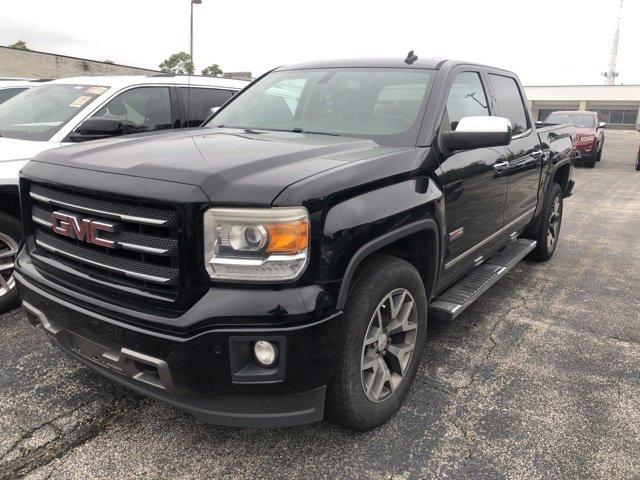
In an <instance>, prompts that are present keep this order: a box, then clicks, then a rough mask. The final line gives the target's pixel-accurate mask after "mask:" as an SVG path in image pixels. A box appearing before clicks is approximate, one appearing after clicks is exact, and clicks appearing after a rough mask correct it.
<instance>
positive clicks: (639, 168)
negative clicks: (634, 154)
mask: <svg viewBox="0 0 640 480" xmlns="http://www.w3.org/2000/svg"><path fill="white" fill-rule="evenodd" d="M636 172H640V155H638V158H636Z"/></svg>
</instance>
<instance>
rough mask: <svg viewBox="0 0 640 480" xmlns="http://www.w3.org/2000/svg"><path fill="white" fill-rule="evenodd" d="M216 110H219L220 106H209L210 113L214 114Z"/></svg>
mask: <svg viewBox="0 0 640 480" xmlns="http://www.w3.org/2000/svg"><path fill="white" fill-rule="evenodd" d="M218 110H220V107H211V115H215V113H216V112H217V111H218Z"/></svg>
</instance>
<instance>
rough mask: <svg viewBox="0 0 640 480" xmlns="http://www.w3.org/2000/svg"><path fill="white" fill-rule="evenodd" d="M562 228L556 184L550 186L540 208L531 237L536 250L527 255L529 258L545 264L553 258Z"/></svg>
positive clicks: (558, 193)
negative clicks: (536, 224)
mask: <svg viewBox="0 0 640 480" xmlns="http://www.w3.org/2000/svg"><path fill="white" fill-rule="evenodd" d="M561 226H562V188H561V187H560V185H558V184H557V183H554V184H552V185H551V187H550V189H549V193H548V195H547V197H546V198H545V201H544V204H543V206H542V213H541V214H540V219H539V220H538V228H537V231H536V232H535V235H534V236H533V239H534V240H536V242H537V244H536V248H534V249H533V250H532V251H531V253H530V254H529V258H530V259H532V260H537V261H539V262H545V261H547V260H549V259H550V258H551V257H552V256H553V252H555V250H556V246H557V245H558V239H559V237H560V227H561Z"/></svg>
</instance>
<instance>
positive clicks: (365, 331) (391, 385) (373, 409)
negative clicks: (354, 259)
mask: <svg viewBox="0 0 640 480" xmlns="http://www.w3.org/2000/svg"><path fill="white" fill-rule="evenodd" d="M341 329H342V331H341V335H340V341H339V344H338V359H337V364H336V369H335V373H334V376H333V378H332V380H331V382H330V384H329V388H328V390H327V416H328V418H330V419H332V420H334V421H335V422H337V423H339V424H340V425H342V426H344V427H347V428H350V429H353V430H360V431H364V430H369V429H371V428H373V427H375V426H377V425H380V424H381V423H384V422H385V421H386V420H387V419H389V417H391V416H392V415H393V414H394V413H395V412H396V411H397V410H398V409H399V408H400V406H401V404H402V402H403V400H404V398H405V396H406V395H407V391H408V390H409V387H410V386H411V383H412V382H413V378H414V377H415V374H416V370H417V368H418V364H419V362H420V357H421V356H422V349H423V347H424V342H425V338H426V329H427V297H426V293H425V289H424V284H423V283H422V279H421V277H420V274H419V273H418V271H417V270H416V269H415V268H414V267H413V266H412V265H411V264H410V263H408V262H406V261H404V260H402V259H400V258H397V257H391V256H386V255H385V256H378V257H375V258H374V259H372V260H371V261H370V262H368V263H367V265H366V266H365V267H363V269H362V270H361V274H360V275H359V276H358V278H357V280H356V283H355V286H354V288H353V290H352V291H351V293H350V294H349V297H348V300H347V303H346V306H345V309H344V314H343V319H342V325H341Z"/></svg>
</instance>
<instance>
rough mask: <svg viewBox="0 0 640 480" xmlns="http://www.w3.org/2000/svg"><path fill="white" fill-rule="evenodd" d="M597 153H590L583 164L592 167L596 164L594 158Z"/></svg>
mask: <svg viewBox="0 0 640 480" xmlns="http://www.w3.org/2000/svg"><path fill="white" fill-rule="evenodd" d="M597 157H598V155H597V154H596V155H592V156H591V157H590V158H589V159H588V160H585V162H584V166H585V167H587V168H594V167H595V166H596V159H597Z"/></svg>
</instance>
